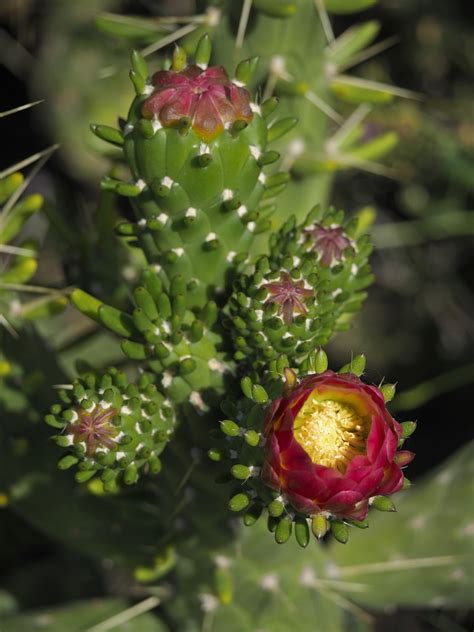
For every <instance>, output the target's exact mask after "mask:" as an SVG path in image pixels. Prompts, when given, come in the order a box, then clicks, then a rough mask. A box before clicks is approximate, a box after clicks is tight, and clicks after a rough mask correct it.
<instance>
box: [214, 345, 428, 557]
mask: <svg viewBox="0 0 474 632" xmlns="http://www.w3.org/2000/svg"><path fill="white" fill-rule="evenodd" d="M327 366H328V361H327V357H326V354H325V353H324V352H323V351H322V350H320V351H318V352H316V353H314V354H310V356H309V357H308V358H307V360H306V362H305V366H304V367H303V368H301V369H300V370H299V371H298V374H297V372H296V371H294V370H292V369H289V368H288V362H287V359H286V358H284V357H280V358H279V359H278V360H273V361H272V362H270V364H269V367H268V371H267V376H266V377H267V379H266V382H265V386H263V385H262V384H259V383H254V382H252V380H251V378H250V377H245V378H243V380H242V383H241V385H242V391H243V393H244V395H245V400H244V401H242V402H240V403H239V404H238V405H232V404H230V405H229V404H225V405H224V407H223V408H224V413H225V414H228V415H229V417H231V418H228V419H225V420H223V421H221V438H220V439H219V440H217V441H216V444H215V446H214V447H213V448H212V449H211V450H210V451H209V457H210V458H211V460H213V461H215V462H216V463H218V464H219V465H220V467H221V474H220V476H219V479H218V480H220V481H222V482H230V481H232V480H233V481H234V485H233V489H232V491H231V497H230V500H229V507H230V509H231V510H232V511H234V512H240V513H242V514H243V520H244V524H245V525H247V526H251V525H253V524H254V523H255V522H256V521H257V520H258V518H259V517H260V516H261V515H262V513H263V512H264V510H265V509H266V512H267V515H268V529H269V530H270V531H271V532H274V534H275V540H276V542H278V543H280V544H282V543H284V542H286V541H287V540H288V539H289V537H290V535H291V533H292V531H293V530H294V533H295V537H296V540H297V541H298V543H299V544H300V545H301V546H302V547H306V546H307V545H308V543H309V541H310V532H311V531H312V532H313V534H314V535H315V537H316V538H318V539H320V538H321V537H323V536H324V535H325V534H326V533H327V532H328V531H329V530H331V531H332V533H333V535H334V537H335V539H336V540H338V541H339V542H341V543H346V542H347V540H348V537H349V527H350V526H355V527H359V528H366V527H367V526H368V522H367V513H368V508H369V506H373V507H374V508H376V509H379V510H382V511H395V506H394V504H393V502H392V500H391V499H390V498H389V495H390V494H393V493H395V492H397V491H400V490H401V489H404V488H406V487H408V486H409V482H408V481H407V479H405V477H404V475H403V472H402V468H403V467H405V466H406V465H407V464H408V463H410V461H411V460H412V459H413V457H414V455H413V453H412V452H409V451H407V450H400V448H401V447H402V445H403V442H404V441H405V439H406V438H407V437H408V436H409V435H410V434H412V432H413V431H414V430H415V426H416V425H415V424H414V422H404V423H403V424H399V423H397V422H396V421H395V420H394V419H393V417H392V416H391V415H390V413H389V412H388V410H387V408H386V402H387V401H388V400H389V399H390V398H391V397H393V395H394V390H395V389H394V386H393V385H392V384H386V385H384V386H380V387H375V386H370V385H367V384H366V383H364V382H363V381H362V380H361V379H360V375H361V374H362V372H363V371H364V367H365V358H364V356H357V357H355V358H354V359H353V360H352V362H351V363H349V364H348V365H346V366H344V367H342V368H341V369H340V370H339V372H338V373H334V372H333V371H330V370H328V368H327Z"/></svg>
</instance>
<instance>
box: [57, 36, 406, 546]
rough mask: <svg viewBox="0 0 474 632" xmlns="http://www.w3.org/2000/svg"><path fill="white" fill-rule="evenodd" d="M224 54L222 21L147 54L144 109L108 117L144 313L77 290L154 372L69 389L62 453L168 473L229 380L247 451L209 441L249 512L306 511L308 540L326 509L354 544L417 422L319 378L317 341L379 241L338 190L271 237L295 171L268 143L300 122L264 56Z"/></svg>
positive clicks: (214, 410)
mask: <svg viewBox="0 0 474 632" xmlns="http://www.w3.org/2000/svg"><path fill="white" fill-rule="evenodd" d="M210 58H211V43H210V38H209V36H208V35H207V34H204V35H203V36H202V37H201V39H200V40H199V41H198V43H197V45H196V49H195V52H194V55H193V61H192V63H188V61H187V55H186V53H185V51H184V49H183V48H180V47H176V49H175V51H174V54H173V58H172V60H171V63H170V64H168V65H166V64H165V67H164V68H163V69H161V70H158V71H157V72H156V73H155V74H154V75H152V77H151V78H150V77H149V74H148V68H147V65H146V63H145V61H144V59H143V57H141V56H140V55H139V54H138V53H136V52H134V53H133V54H132V70H131V73H130V77H131V80H132V82H133V85H134V87H135V91H136V95H137V96H136V98H135V100H134V101H133V103H132V105H131V108H130V112H129V115H128V118H127V120H126V121H124V122H123V125H122V127H121V129H120V130H116V129H112V128H109V127H104V126H100V125H94V126H93V128H92V129H93V131H94V132H95V134H96V135H98V136H99V137H100V138H103V139H104V140H107V141H109V142H111V143H113V144H115V145H119V146H121V147H123V150H124V156H125V159H126V161H127V163H128V166H129V169H130V174H131V179H130V180H129V181H125V180H122V181H121V180H116V179H113V178H111V177H106V178H105V179H104V180H103V182H102V187H103V188H104V189H106V190H108V191H115V192H116V193H117V194H119V195H123V196H125V197H127V198H129V199H130V201H131V204H132V207H133V210H134V213H135V217H136V221H135V222H121V223H119V224H118V225H117V227H116V230H117V233H118V235H120V236H121V237H123V238H125V239H126V240H127V241H128V243H129V245H137V246H139V247H140V248H141V249H142V250H143V253H144V255H145V257H146V260H147V266H146V267H145V268H144V269H143V271H142V274H141V279H140V284H139V286H138V287H136V288H135V289H134V291H133V304H132V305H131V308H130V312H127V311H124V310H121V309H117V308H116V307H114V306H112V305H107V304H105V303H103V302H102V301H100V300H98V299H96V298H94V297H93V296H91V295H89V294H87V293H86V292H84V291H82V290H79V289H77V290H75V291H74V292H73V293H72V301H73V303H74V305H75V306H76V307H77V308H78V309H79V310H81V311H82V312H83V313H84V314H86V315H87V316H89V317H90V318H92V319H94V320H95V321H96V322H98V323H99V324H101V325H103V326H104V327H106V328H108V329H109V330H111V331H112V332H114V333H115V334H117V335H119V336H121V337H122V342H121V348H122V351H123V353H124V354H125V356H126V358H127V359H128V360H130V361H132V362H138V363H139V366H140V370H141V371H143V370H144V369H145V370H146V371H147V373H143V374H142V375H141V377H140V378H139V381H138V382H137V384H136V385H135V384H127V383H126V381H125V377H124V376H123V375H122V374H121V373H118V372H117V371H116V370H110V371H109V372H107V373H105V374H102V375H99V374H95V373H89V374H87V375H84V376H83V377H82V378H81V379H80V380H79V381H77V382H76V383H74V384H73V385H71V390H70V391H68V390H63V391H61V393H60V396H61V399H62V402H63V403H62V404H55V405H54V406H53V407H52V409H51V414H50V415H49V416H48V417H47V418H46V421H47V422H48V423H49V424H50V425H52V426H53V427H55V428H58V429H61V431H62V432H61V434H58V435H56V436H55V437H53V439H54V441H55V442H56V443H57V444H58V446H60V447H61V448H63V449H66V450H67V454H66V455H65V456H63V457H62V458H61V459H60V461H59V464H58V465H59V468H60V469H67V468H69V467H72V466H74V465H77V468H78V472H77V473H76V476H75V478H76V481H78V482H87V481H90V480H91V479H92V478H93V477H94V476H95V475H96V474H98V475H100V479H101V481H102V485H103V490H104V491H105V492H112V491H113V492H116V491H117V490H118V489H119V488H120V484H121V482H122V481H123V482H124V483H126V484H133V483H136V482H137V480H138V477H139V473H143V472H145V473H146V472H150V473H157V472H158V471H159V469H160V467H161V466H160V458H159V455H160V454H161V452H162V450H163V449H164V448H165V446H166V444H167V443H168V441H169V440H172V437H171V434H172V433H173V432H174V431H175V429H176V428H177V427H178V426H179V425H180V424H188V425H190V427H191V426H192V427H193V428H194V430H193V431H195V430H196V424H195V422H194V421H193V420H195V419H196V418H199V417H201V418H202V417H204V419H203V420H202V422H201V426H202V423H203V422H205V423H206V424H209V425H210V426H211V427H212V425H213V424H215V423H216V421H218V416H219V413H218V407H219V403H220V402H221V400H222V397H223V396H224V394H225V396H226V399H225V403H224V404H223V407H224V410H229V411H230V412H232V414H233V416H234V418H235V420H234V421H232V420H231V419H228V420H226V421H225V422H223V423H222V430H223V431H224V433H225V434H227V435H228V436H230V437H233V436H236V437H237V441H238V443H239V445H240V448H239V447H236V446H234V445H233V443H232V442H231V445H230V450H227V449H226V448H227V447H229V446H227V444H226V445H225V446H224V447H219V446H217V447H215V448H212V449H211V450H210V452H209V455H210V457H211V459H212V460H214V461H218V462H221V466H222V465H223V466H225V468H227V471H224V474H225V475H226V476H228V475H229V470H230V473H231V475H232V476H233V477H234V478H236V479H238V480H240V481H242V485H243V486H244V488H248V489H247V491H243V490H240V491H239V493H237V495H234V496H233V497H232V499H231V501H230V506H231V509H232V510H234V511H239V510H243V509H246V510H247V511H246V514H245V519H244V520H245V522H246V523H247V524H250V523H252V522H254V521H255V519H256V518H257V516H258V514H260V513H261V511H262V508H263V506H265V505H266V506H267V507H268V511H269V515H270V521H269V527H270V529H271V530H275V537H276V540H277V542H284V541H285V540H286V539H287V538H288V537H289V534H290V532H291V525H292V523H293V521H295V532H296V535H297V539H298V541H299V542H300V544H302V545H303V546H306V545H307V543H308V534H309V531H308V529H309V527H308V522H307V519H308V517H312V521H313V523H312V524H313V531H314V532H315V534H316V535H317V536H318V537H320V536H321V535H323V533H324V532H325V531H327V530H328V528H329V525H330V526H331V528H332V531H333V533H334V534H335V536H336V538H337V539H339V540H340V541H345V540H346V539H347V534H346V526H345V523H344V522H343V520H346V521H352V523H354V524H355V523H357V522H359V523H361V524H362V522H363V521H364V519H365V515H366V513H367V506H368V503H369V500H370V502H371V503H372V504H374V505H375V506H379V507H382V506H385V505H384V503H385V504H386V503H389V501H387V500H386V499H385V495H386V494H389V493H391V492H395V491H398V490H399V489H400V487H401V486H402V484H403V475H402V474H401V472H400V469H399V464H401V463H402V461H403V462H404V463H405V462H408V460H409V458H408V455H409V453H405V452H397V453H395V450H396V447H397V443H398V441H399V440H400V438H401V432H402V431H401V427H400V426H399V425H398V424H397V423H396V422H395V421H394V420H392V418H391V417H390V415H389V413H388V412H387V411H386V409H385V408H384V405H383V403H382V400H381V397H382V396H381V393H380V392H379V391H377V390H376V389H375V388H373V387H368V386H365V385H363V383H362V382H360V380H359V379H358V378H356V377H350V375H349V374H344V373H343V374H342V375H341V376H336V375H335V374H332V373H331V372H322V373H321V375H314V376H312V375H311V367H312V366H313V365H314V364H315V363H316V364H317V365H318V367H320V365H321V363H323V364H327V360H326V359H325V355H324V352H322V351H320V352H317V353H316V350H317V348H318V347H320V346H321V345H324V344H326V343H327V342H328V341H329V339H330V338H331V336H332V335H333V333H334V332H335V331H337V330H340V329H344V328H346V327H347V326H348V324H349V319H350V316H351V314H352V313H353V312H354V311H356V310H357V309H359V307H360V306H361V304H362V302H363V300H364V298H365V292H364V289H365V288H366V286H368V285H369V284H370V282H371V280H372V275H371V272H370V268H369V265H368V256H369V254H370V252H371V249H372V246H371V244H370V241H369V239H368V237H367V235H365V234H364V231H363V228H362V227H361V225H360V222H359V221H358V219H357V218H354V219H346V217H345V215H344V213H343V212H342V211H335V210H334V209H332V208H331V209H329V210H327V211H325V210H324V208H323V207H322V206H320V205H318V206H316V207H314V208H313V210H312V211H310V212H309V213H307V215H306V217H305V218H304V219H303V220H302V221H298V220H297V219H296V217H301V215H302V213H301V209H297V210H295V214H294V215H293V216H291V217H289V218H288V219H287V221H285V222H284V223H283V225H282V226H281V228H280V229H279V230H278V231H277V232H273V233H272V234H269V235H267V236H266V238H265V240H264V241H263V242H262V241H261V240H260V241H255V235H257V234H259V233H269V231H270V228H271V219H270V218H271V216H272V214H273V213H274V211H275V209H276V204H275V203H274V202H272V203H269V202H268V201H266V200H268V199H270V198H271V199H273V198H276V196H277V195H278V194H279V193H280V192H281V191H282V190H283V189H284V187H285V185H286V183H287V181H288V179H289V175H288V173H287V172H285V170H281V171H279V172H278V171H277V172H276V173H273V174H271V175H268V174H266V173H265V171H264V170H265V169H266V168H267V165H271V164H272V163H275V162H276V161H278V160H279V154H278V152H276V151H274V150H271V149H269V148H268V143H269V142H272V141H274V140H276V139H278V138H280V137H281V136H283V135H284V134H285V133H287V132H288V131H290V130H291V128H292V127H293V126H294V125H295V123H296V119H294V118H292V117H287V118H283V119H280V120H275V119H274V118H273V117H274V114H273V113H274V111H275V108H276V106H277V100H276V99H274V98H272V97H271V98H269V99H267V100H266V101H264V102H263V103H257V102H256V100H252V97H251V93H250V90H249V88H248V85H249V82H250V81H251V78H252V76H253V74H254V72H255V69H256V66H257V59H255V58H250V59H247V60H244V61H242V62H241V63H240V64H238V66H237V69H236V71H235V77H234V78H233V79H231V78H230V77H229V75H228V73H227V72H226V70H225V69H224V68H223V67H222V66H208V64H209V61H210ZM265 241H266V243H265ZM252 251H253V253H254V254H253V255H252V254H251V252H252ZM225 328H227V331H230V334H231V335H230V339H229V340H228V339H227V338H226V329H225ZM315 354H316V355H315ZM359 364H360V361H359ZM356 365H357V362H356ZM289 366H293V367H294V369H295V371H296V372H293V370H291V369H289V368H288V367H289ZM243 370H251V371H252V372H251V374H250V376H248V377H246V378H244V379H243V380H242V388H243V390H244V394H245V395H246V396H247V397H248V398H250V400H248V401H246V402H245V401H243V402H242V401H240V400H239V395H238V384H239V380H238V378H236V375H238V374H239V372H241V371H243ZM282 375H284V376H285V379H286V386H284V392H282V379H281V376H282ZM297 375H298V377H297ZM305 376H306V377H305ZM297 380H301V382H300V383H299V384H297V383H296V381H297ZM293 382H294V383H293ZM331 389H332V390H331ZM267 390H268V392H269V393H270V394H271V395H269V394H267ZM290 391H291V393H290ZM327 392H331V393H333V397H332V398H328V397H329V396H326V395H327ZM270 398H271V399H272V401H273V403H271V404H270V403H268V402H269V399H270ZM264 417H265V419H266V421H265V422H264V421H263V419H264ZM242 423H243V426H242V427H240V426H241V424H242ZM290 436H291V437H292V438H291V439H290ZM346 439H347V441H346ZM349 439H350V441H349ZM201 443H202V442H201ZM205 444H206V442H204V445H205ZM346 444H347V445H346ZM247 455H249V456H247ZM226 458H230V461H231V464H230V465H228V463H227V461H226ZM248 458H250V461H249V462H248V463H247V462H246V459H248ZM272 490H273V491H272ZM252 499H253V500H252ZM251 500H252V503H251ZM387 507H388V508H391V507H392V505H391V504H389V505H387ZM284 512H287V513H286V514H285V515H284V516H283V517H282V515H283V513H284ZM328 520H329V522H328ZM359 526H360V525H359Z"/></svg>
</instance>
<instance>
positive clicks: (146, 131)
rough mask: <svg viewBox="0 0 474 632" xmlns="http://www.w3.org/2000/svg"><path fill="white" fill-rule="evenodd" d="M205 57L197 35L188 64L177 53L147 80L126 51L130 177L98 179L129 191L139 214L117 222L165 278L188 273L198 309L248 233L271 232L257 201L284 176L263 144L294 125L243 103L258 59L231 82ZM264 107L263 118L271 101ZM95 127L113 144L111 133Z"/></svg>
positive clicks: (279, 186)
mask: <svg viewBox="0 0 474 632" xmlns="http://www.w3.org/2000/svg"><path fill="white" fill-rule="evenodd" d="M209 56H210V42H209V39H208V37H207V36H204V38H203V39H201V40H200V42H199V43H198V46H197V50H196V54H195V60H196V63H195V64H194V65H186V61H185V60H184V58H183V59H181V62H180V63H179V64H178V66H177V67H179V68H182V69H181V70H178V71H177V70H161V71H158V72H157V73H155V75H153V78H152V79H151V80H150V79H149V78H148V76H147V75H148V73H147V71H146V65H145V62H144V60H143V58H139V56H137V55H134V56H133V58H132V65H133V69H132V80H133V82H134V85H135V87H136V88H137V97H136V99H135V100H134V102H133V103H132V106H131V109H130V113H129V115H128V119H127V121H126V123H125V125H124V127H123V132H122V134H123V149H124V153H125V157H126V160H127V162H128V164H129V166H130V170H131V173H132V181H130V182H122V181H118V180H114V179H112V178H105V179H104V181H103V183H102V187H103V188H105V189H107V190H112V191H115V192H116V193H118V194H119V195H123V196H125V197H129V198H130V202H131V204H132V206H133V208H134V211H135V214H136V217H137V222H136V225H135V227H132V226H129V227H127V229H125V228H124V227H123V228H122V229H121V230H122V231H124V230H127V231H128V233H129V234H133V235H134V236H136V237H137V239H138V243H139V245H140V246H141V247H142V248H143V250H144V252H145V254H146V256H147V258H148V262H149V263H150V264H151V263H153V264H158V265H159V266H161V275H162V278H163V280H169V279H171V278H173V277H174V276H176V275H178V274H182V275H184V276H185V277H186V278H188V279H194V280H195V284H194V287H193V290H192V291H190V292H189V293H188V295H187V296H188V301H189V302H188V306H189V307H203V305H204V304H205V303H206V302H207V300H209V298H214V297H216V296H218V295H219V293H220V292H222V291H223V290H227V289H228V288H229V282H230V280H231V272H232V271H233V269H235V266H236V265H238V264H240V263H242V262H244V261H245V260H246V259H247V257H248V253H249V249H250V246H251V244H252V242H253V240H254V236H255V235H257V234H259V233H261V232H265V231H268V230H269V228H270V221H269V215H270V214H271V212H273V210H274V208H273V207H269V205H268V204H267V203H265V202H263V200H265V199H268V198H274V197H275V196H277V195H278V194H279V193H280V192H281V191H283V190H284V188H285V187H286V183H287V180H288V176H287V174H286V173H282V174H276V175H275V174H274V175H271V176H267V175H266V174H265V173H264V172H263V170H265V169H267V168H268V166H270V165H272V164H273V163H275V162H276V161H277V160H278V158H279V155H278V154H277V152H275V151H272V150H270V151H269V150H268V143H269V142H271V141H273V140H275V139H277V138H279V137H280V136H281V135H283V134H284V133H287V132H288V131H289V130H290V129H291V128H292V127H293V125H294V124H295V123H296V119H294V118H287V119H282V120H281V121H276V122H275V121H273V120H272V121H271V123H272V124H271V126H270V127H268V124H267V121H266V119H265V117H264V116H263V115H262V113H261V108H260V106H258V105H256V104H254V103H251V102H250V93H249V92H248V91H247V90H246V89H245V88H244V87H242V85H243V84H244V83H245V82H246V81H248V80H249V79H250V77H251V75H252V73H253V72H254V70H255V65H256V59H249V60H246V61H244V62H241V64H239V66H238V67H237V71H236V74H237V79H236V80H235V81H231V80H230V79H229V77H228V75H227V73H226V71H225V70H224V69H223V68H222V67H209V68H207V60H208V58H209ZM174 63H175V65H176V64H177V63H178V62H177V61H176V60H175V62H174ZM183 64H184V66H183ZM275 104H276V102H274V101H271V107H272V108H273V107H274V106H275ZM263 109H264V111H265V116H268V112H269V109H270V106H269V105H268V104H266V105H265V104H264V105H263ZM93 129H94V132H95V133H96V134H98V135H99V136H100V137H102V138H104V137H107V140H110V141H111V142H115V144H118V143H119V142H120V137H119V136H118V135H117V134H118V133H117V134H115V131H110V130H109V129H106V128H104V127H103V126H95V127H94V128H93ZM119 230H120V229H119Z"/></svg>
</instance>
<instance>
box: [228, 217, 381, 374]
mask: <svg viewBox="0 0 474 632" xmlns="http://www.w3.org/2000/svg"><path fill="white" fill-rule="evenodd" d="M357 230H358V222H357V220H355V221H351V222H348V221H345V220H344V213H343V212H335V211H334V210H333V209H331V210H330V211H329V212H326V213H325V212H323V210H322V209H321V208H320V207H316V208H314V209H313V211H311V212H310V213H309V214H308V216H307V217H306V219H305V220H304V221H303V222H302V223H301V224H299V225H297V224H296V221H295V218H294V217H292V218H290V219H289V220H288V221H287V222H286V223H285V224H284V226H283V227H282V228H281V229H280V231H278V232H277V233H274V234H273V235H272V236H271V238H270V253H269V255H268V256H262V257H260V258H259V259H258V260H257V262H256V263H255V265H254V266H253V269H252V270H251V272H250V274H249V273H244V274H242V275H239V276H238V277H237V279H236V280H235V282H234V292H233V294H232V296H231V298H230V301H229V307H228V309H229V312H230V323H229V326H230V328H231V331H232V335H233V337H234V340H235V346H236V348H237V351H236V352H235V356H234V357H235V359H236V360H241V361H243V360H245V361H246V362H251V363H253V365H254V366H255V368H257V369H258V368H259V367H262V366H263V365H264V364H265V362H267V361H268V360H271V359H273V358H277V357H278V355H279V354H285V355H286V356H287V357H288V358H289V360H290V361H291V362H292V363H297V362H299V361H300V360H302V359H304V358H305V357H306V356H307V355H308V353H309V352H311V351H312V350H313V349H314V348H315V347H318V346H320V345H324V344H326V343H327V342H328V341H329V339H330V338H331V336H332V334H333V333H334V331H335V330H341V329H344V328H345V327H346V326H347V325H348V322H347V319H346V318H345V317H347V316H348V315H349V314H351V313H353V312H355V311H356V310H357V309H359V308H360V306H361V304H362V302H363V300H364V298H365V296H366V294H365V292H363V291H362V290H363V288H365V287H366V286H367V285H369V284H370V282H371V280H372V275H371V273H370V268H369V266H368V263H367V258H368V255H369V254H370V252H371V249H372V247H371V244H370V242H369V240H368V238H367V236H366V235H363V236H360V237H359V238H357Z"/></svg>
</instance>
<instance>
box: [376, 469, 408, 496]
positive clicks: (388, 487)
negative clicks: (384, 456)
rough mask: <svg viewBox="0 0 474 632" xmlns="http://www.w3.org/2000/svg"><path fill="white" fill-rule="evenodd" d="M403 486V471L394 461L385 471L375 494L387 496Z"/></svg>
mask: <svg viewBox="0 0 474 632" xmlns="http://www.w3.org/2000/svg"><path fill="white" fill-rule="evenodd" d="M402 486H403V472H402V471H401V469H400V468H399V467H398V465H396V464H395V463H392V464H391V465H390V467H389V468H388V470H387V472H386V473H385V476H384V480H383V481H382V484H381V485H380V487H379V488H378V489H377V490H376V491H377V495H384V496H387V495H388V494H394V493H395V492H398V491H400V489H401V488H402Z"/></svg>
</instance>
